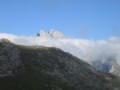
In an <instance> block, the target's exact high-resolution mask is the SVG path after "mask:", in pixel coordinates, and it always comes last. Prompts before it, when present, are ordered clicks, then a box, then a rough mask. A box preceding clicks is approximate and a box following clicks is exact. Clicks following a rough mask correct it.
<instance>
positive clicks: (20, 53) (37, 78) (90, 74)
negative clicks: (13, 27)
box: [0, 40, 119, 90]
mask: <svg viewBox="0 0 120 90" xmlns="http://www.w3.org/2000/svg"><path fill="white" fill-rule="evenodd" d="M113 78H114V80H116V77H114V76H108V75H104V74H102V73H101V72H99V71H97V70H95V69H94V68H93V67H92V66H90V65H89V64H87V63H86V62H84V61H82V60H80V59H78V58H76V57H74V56H72V55H71V54H69V53H66V52H63V51H62V50H60V49H57V48H47V47H40V46H29V47H28V46H18V45H15V44H13V43H10V42H8V41H6V40H1V41H0V90H114V88H115V89H116V88H117V89H118V88H119V87H118V86H117V85H118V84H119V83H118V82H116V81H115V86H114V84H113V83H111V82H112V81H113Z"/></svg>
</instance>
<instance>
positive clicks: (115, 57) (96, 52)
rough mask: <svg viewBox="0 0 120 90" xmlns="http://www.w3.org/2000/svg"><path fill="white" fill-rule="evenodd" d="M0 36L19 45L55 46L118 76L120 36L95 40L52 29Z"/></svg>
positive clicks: (119, 73) (2, 34)
mask: <svg viewBox="0 0 120 90" xmlns="http://www.w3.org/2000/svg"><path fill="white" fill-rule="evenodd" d="M0 38H6V39H9V40H10V41H11V42H13V43H15V44H19V45H29V46H31V45H42V46H47V47H57V48H60V49H62V50H63V51H65V52H69V53H71V54H72V55H74V56H76V57H78V58H79V59H83V60H84V61H86V62H88V63H89V64H91V65H92V66H94V67H95V68H96V69H98V70H100V71H102V72H104V73H111V74H114V75H117V76H120V43H119V42H120V38H117V37H112V38H110V39H108V40H96V41H94V40H83V39H71V38H66V36H64V34H63V33H61V32H59V31H56V30H53V29H52V30H50V31H49V32H45V31H40V32H39V33H37V34H36V35H34V36H16V35H11V34H5V33H1V34H0Z"/></svg>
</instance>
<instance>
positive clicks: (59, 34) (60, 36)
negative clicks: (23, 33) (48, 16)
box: [37, 29, 65, 39]
mask: <svg viewBox="0 0 120 90" xmlns="http://www.w3.org/2000/svg"><path fill="white" fill-rule="evenodd" d="M37 36H39V37H42V38H52V39H63V38H65V36H64V35H63V33H62V32H59V31H57V30H55V29H51V30H49V31H48V32H45V31H43V30H40V32H39V33H37Z"/></svg>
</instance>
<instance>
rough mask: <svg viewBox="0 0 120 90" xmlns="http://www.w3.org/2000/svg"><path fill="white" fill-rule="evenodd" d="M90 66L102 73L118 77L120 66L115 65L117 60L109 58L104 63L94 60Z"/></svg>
mask: <svg viewBox="0 0 120 90" xmlns="http://www.w3.org/2000/svg"><path fill="white" fill-rule="evenodd" d="M92 65H93V66H94V67H95V68H96V69H98V70H100V71H102V72H105V73H111V74H113V75H116V76H120V65H119V64H118V63H117V60H114V59H110V58H109V59H108V60H106V61H104V62H102V61H101V60H96V61H94V62H92Z"/></svg>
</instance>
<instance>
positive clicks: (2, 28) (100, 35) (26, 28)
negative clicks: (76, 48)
mask: <svg viewBox="0 0 120 90" xmlns="http://www.w3.org/2000/svg"><path fill="white" fill-rule="evenodd" d="M40 29H44V30H45V31H48V30H49V29H57V30H58V31H61V32H63V33H64V34H65V35H67V36H72V37H75V38H84V39H95V40H96V39H106V38H108V37H111V36H120V0H0V32H5V33H11V34H17V35H33V34H36V33H37V32H38V31H39V30H40Z"/></svg>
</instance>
